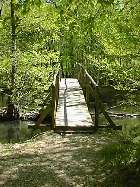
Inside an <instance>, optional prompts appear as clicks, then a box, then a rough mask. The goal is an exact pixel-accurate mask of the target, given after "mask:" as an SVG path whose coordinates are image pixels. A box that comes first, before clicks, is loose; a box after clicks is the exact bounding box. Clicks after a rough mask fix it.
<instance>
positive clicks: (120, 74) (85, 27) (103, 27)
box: [0, 0, 140, 109]
mask: <svg viewBox="0 0 140 187" xmlns="http://www.w3.org/2000/svg"><path fill="white" fill-rule="evenodd" d="M11 5H12V6H11ZM11 9H12V11H13V12H12V11H11ZM0 10H1V11H0V88H1V90H5V92H6V93H7V94H9V92H10V91H9V90H11V89H13V90H12V100H13V101H14V102H15V103H16V104H17V105H18V106H19V107H21V108H22V107H23V108H26V106H27V105H29V106H30V107H31V108H33V109H34V108H39V107H41V106H42V105H43V104H44V102H46V97H47V90H48V89H49V85H50V84H51V82H52V79H53V74H54V72H55V70H56V69H57V67H58V64H59V63H60V64H61V67H63V71H64V74H65V76H73V69H74V64H75V63H77V62H78V63H81V64H83V65H84V66H85V67H86V68H87V69H88V70H89V72H90V74H91V75H92V76H93V78H94V79H95V80H96V81H97V82H98V83H99V85H101V86H103V85H110V84H111V86H113V87H114V88H115V89H118V90H135V89H138V88H139V85H140V82H139V80H140V63H139V61H140V56H139V51H140V21H139V20H140V4H139V0H133V2H132V1H130V0H95V1H85V0H80V1H78V0H47V1H45V0H8V1H7V0H1V2H0ZM13 31H14V32H15V33H13ZM12 80H13V83H12ZM12 84H13V85H14V86H12ZM7 90H8V91H7Z"/></svg>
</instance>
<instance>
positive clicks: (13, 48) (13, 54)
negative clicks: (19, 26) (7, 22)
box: [11, 0, 16, 94]
mask: <svg viewBox="0 0 140 187" xmlns="http://www.w3.org/2000/svg"><path fill="white" fill-rule="evenodd" d="M11 64H12V69H11V90H12V94H13V92H14V89H15V73H16V19H15V6H14V0H11Z"/></svg>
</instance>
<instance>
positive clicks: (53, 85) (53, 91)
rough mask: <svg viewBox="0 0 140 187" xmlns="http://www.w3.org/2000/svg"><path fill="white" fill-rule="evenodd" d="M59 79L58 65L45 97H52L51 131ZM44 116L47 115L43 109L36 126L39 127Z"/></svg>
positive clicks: (57, 96) (53, 123)
mask: <svg viewBox="0 0 140 187" xmlns="http://www.w3.org/2000/svg"><path fill="white" fill-rule="evenodd" d="M59 77H60V65H58V67H57V71H55V73H54V75H53V82H52V83H51V85H50V86H49V88H48V90H50V92H49V94H48V95H47V97H49V96H50V95H51V97H52V99H51V107H52V110H51V117H52V129H54V128H55V115H56V110H57V104H58V98H59ZM46 115H47V109H43V110H42V111H41V112H40V117H39V119H38V120H37V121H36V126H38V127H39V125H40V124H41V122H42V121H43V120H44V119H45V117H46Z"/></svg>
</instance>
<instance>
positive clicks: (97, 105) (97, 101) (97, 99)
mask: <svg viewBox="0 0 140 187" xmlns="http://www.w3.org/2000/svg"><path fill="white" fill-rule="evenodd" d="M76 65H78V66H79V67H80V68H81V69H82V70H83V73H82V77H85V78H86V86H87V83H90V82H91V84H92V86H93V87H94V88H95V126H96V127H98V123H99V108H100V109H101V111H102V113H103V114H104V116H105V118H106V119H107V121H108V122H109V124H110V126H111V127H112V128H114V129H115V128H116V125H115V123H114V122H113V121H112V119H111V118H110V116H109V114H108V112H107V111H106V110H105V107H104V104H103V102H102V99H101V96H100V95H101V94H100V90H99V85H98V84H97V83H96V82H95V80H94V79H93V78H92V76H91V75H90V74H89V73H88V71H87V70H86V69H85V68H84V67H83V66H82V65H81V64H80V63H76ZM85 75H86V76H85ZM87 78H88V81H87ZM79 79H80V78H79ZM79 81H80V80H79ZM83 82H84V81H83ZM86 90H87V89H86Z"/></svg>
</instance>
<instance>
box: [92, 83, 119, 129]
mask: <svg viewBox="0 0 140 187" xmlns="http://www.w3.org/2000/svg"><path fill="white" fill-rule="evenodd" d="M96 94H97V97H98V100H99V103H100V109H101V111H102V113H103V114H104V116H105V118H106V119H107V121H108V122H109V124H110V126H111V127H112V128H114V129H116V125H115V123H114V122H113V120H112V119H111V118H110V116H109V114H108V113H107V111H106V110H105V107H104V104H103V103H102V101H101V99H100V92H99V88H98V87H96Z"/></svg>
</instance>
